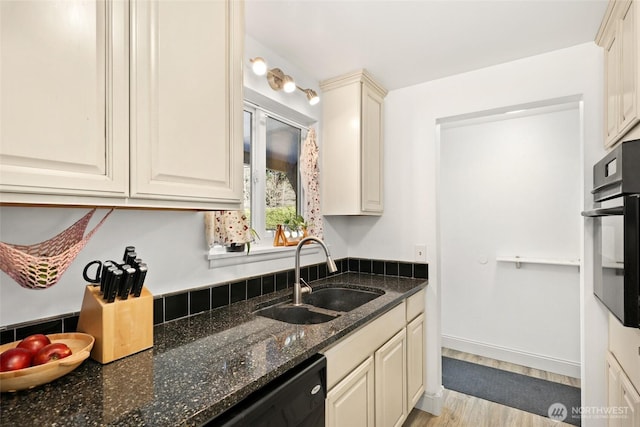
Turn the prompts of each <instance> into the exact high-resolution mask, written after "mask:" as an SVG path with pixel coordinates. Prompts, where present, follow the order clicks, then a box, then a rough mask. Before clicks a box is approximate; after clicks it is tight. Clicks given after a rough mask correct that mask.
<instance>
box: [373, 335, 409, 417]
mask: <svg viewBox="0 0 640 427" xmlns="http://www.w3.org/2000/svg"><path fill="white" fill-rule="evenodd" d="M374 367H375V378H376V397H375V404H376V426H393V427H400V426H402V423H403V422H404V420H405V419H406V418H407V339H406V329H405V328H403V329H402V330H401V331H400V332H398V333H397V334H396V335H395V336H394V337H393V338H391V339H390V340H389V341H387V343H386V344H385V345H383V346H382V347H380V348H379V349H378V350H377V351H376V353H375V365H374Z"/></svg>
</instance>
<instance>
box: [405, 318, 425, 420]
mask: <svg viewBox="0 0 640 427" xmlns="http://www.w3.org/2000/svg"><path fill="white" fill-rule="evenodd" d="M424 363H425V360H424V315H422V314H421V315H420V316H418V317H416V318H415V319H413V320H412V321H411V323H409V324H408V325H407V414H408V413H409V412H411V410H412V409H413V407H414V406H415V405H416V403H418V400H420V396H421V395H422V392H423V391H424V366H425V364H424Z"/></svg>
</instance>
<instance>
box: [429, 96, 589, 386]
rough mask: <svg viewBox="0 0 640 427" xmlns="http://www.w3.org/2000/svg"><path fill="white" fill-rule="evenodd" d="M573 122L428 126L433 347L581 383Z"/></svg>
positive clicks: (507, 116) (475, 117)
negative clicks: (433, 204) (435, 248)
mask: <svg viewBox="0 0 640 427" xmlns="http://www.w3.org/2000/svg"><path fill="white" fill-rule="evenodd" d="M580 111H581V101H580V100H579V99H566V98H565V99H562V100H551V101H548V102H543V103H538V104H535V105H527V106H516V107H510V108H505V109H501V110H499V111H498V110H495V111H490V112H483V113H479V114H472V115H465V116H458V117H451V118H447V119H442V120H439V122H438V127H439V132H440V145H439V147H440V170H439V192H438V193H439V200H438V212H439V214H438V215H439V219H438V224H439V225H438V227H439V234H440V238H439V253H440V264H439V266H440V268H439V271H440V289H441V297H442V306H441V316H442V326H441V327H442V345H443V347H447V348H451V349H454V350H459V351H464V352H468V353H473V354H477V355H481V356H485V357H491V358H494V359H498V360H504V361H507V362H511V363H516V364H520V365H524V366H529V367H532V368H537V369H542V370H546V371H550V372H555V373H559V374H563V375H568V376H571V377H576V378H579V377H580V272H579V267H578V266H579V254H580V235H581V234H580V233H581V228H580V211H581V207H582V206H581V188H582V186H581V175H580V171H581V163H580V162H581V154H580V141H581V112H580Z"/></svg>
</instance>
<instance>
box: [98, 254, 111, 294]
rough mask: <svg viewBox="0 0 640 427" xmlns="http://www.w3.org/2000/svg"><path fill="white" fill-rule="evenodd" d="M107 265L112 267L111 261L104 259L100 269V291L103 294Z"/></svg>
mask: <svg viewBox="0 0 640 427" xmlns="http://www.w3.org/2000/svg"><path fill="white" fill-rule="evenodd" d="M109 267H113V263H112V262H111V261H105V262H103V263H102V271H101V273H100V293H101V294H104V288H105V284H106V283H107V276H108V273H107V272H108V270H109Z"/></svg>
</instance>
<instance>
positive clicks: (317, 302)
mask: <svg viewBox="0 0 640 427" xmlns="http://www.w3.org/2000/svg"><path fill="white" fill-rule="evenodd" d="M382 294H384V291H377V290H363V289H353V288H343V287H330V288H322V289H317V290H314V291H313V292H312V293H310V294H305V295H303V297H302V302H303V303H305V304H309V305H312V306H314V307H319V308H324V309H327V310H332V311H340V312H347V311H351V310H354V309H356V308H358V307H360V306H361V305H364V304H366V303H368V302H369V301H373V300H374V299H376V298H378V297H379V296H381V295H382Z"/></svg>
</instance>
